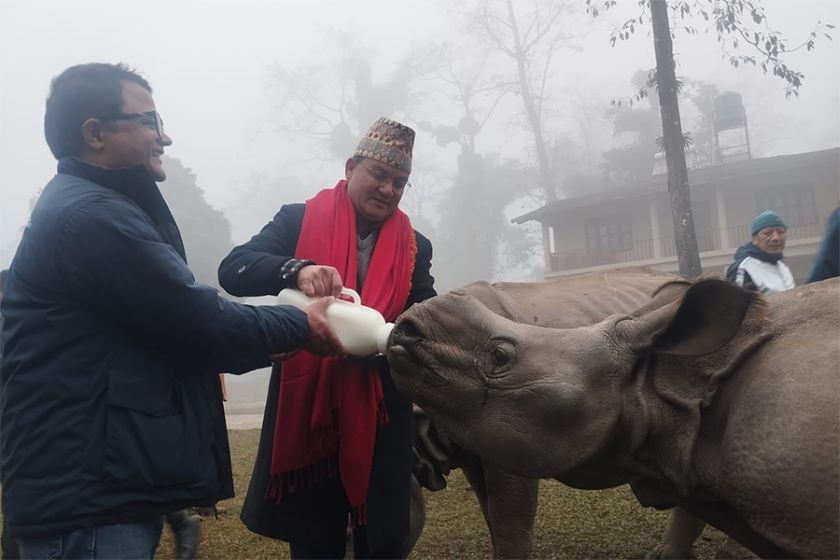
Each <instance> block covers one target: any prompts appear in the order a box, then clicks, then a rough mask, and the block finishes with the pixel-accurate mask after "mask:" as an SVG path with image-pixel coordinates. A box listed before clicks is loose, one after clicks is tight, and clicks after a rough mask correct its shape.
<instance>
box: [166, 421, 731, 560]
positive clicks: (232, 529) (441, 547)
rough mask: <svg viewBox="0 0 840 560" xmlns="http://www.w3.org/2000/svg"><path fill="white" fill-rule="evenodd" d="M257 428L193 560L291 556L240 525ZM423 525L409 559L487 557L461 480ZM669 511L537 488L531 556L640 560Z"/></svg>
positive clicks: (609, 495) (609, 496)
mask: <svg viewBox="0 0 840 560" xmlns="http://www.w3.org/2000/svg"><path fill="white" fill-rule="evenodd" d="M258 440H259V430H231V431H230V443H231V454H232V456H233V476H234V484H235V486H236V497H235V498H233V499H231V500H227V501H225V502H223V503H222V504H220V505H222V506H224V507H225V508H226V509H227V511H226V512H225V513H223V514H222V515H220V516H219V518H218V519H213V518H205V519H204V521H203V522H202V529H203V535H202V540H201V547H200V549H199V558H202V559H206V560H231V559H246V558H247V559H251V558H253V559H258V558H259V559H262V558H264V559H266V560H268V559H270V560H281V559H284V558H288V557H289V547H288V545H287V544H286V543H283V542H278V541H274V540H271V539H267V538H264V537H260V536H258V535H255V534H253V533H251V532H249V531H248V530H247V529H245V527H244V526H243V525H242V523H241V522H240V521H239V511H240V509H241V508H242V502H243V500H244V497H245V491H246V489H247V488H248V479H249V477H250V476H251V466H252V465H253V461H254V457H255V455H256V450H257V442H258ZM425 496H426V527H425V529H424V531H423V534H422V535H421V537H420V540H419V541H418V543H417V546H416V547H415V549H414V551H413V552H412V554H411V557H410V558H413V559H421V558H422V559H426V558H428V559H435V560H437V559H449V558H451V559H453V560H455V559H457V560H469V559H476V560H479V559H485V558H489V556H490V545H489V542H490V541H489V536H488V534H487V527H486V526H485V525H484V520H483V518H482V516H481V511H480V510H479V507H478V502H477V501H476V499H475V496H474V494H473V493H472V490H470V487H469V485H468V484H467V481H466V480H465V479H464V477H463V476H462V475H461V472H460V471H456V472H455V473H454V474H453V475H452V476H450V477H449V479H448V487H447V488H446V489H445V490H442V491H440V492H426V495H425ZM666 519H667V512H659V511H655V510H652V509H643V508H641V507H640V506H639V505H638V503H637V502H636V499H635V498H634V497H633V495H632V493H631V492H630V490H629V488H627V487H622V488H615V489H612V490H603V491H581V490H573V489H571V488H568V487H566V486H563V485H562V484H560V483H557V482H552V481H542V482H541V483H540V503H539V509H538V511H537V523H536V528H535V536H534V558H539V559H549V558H557V559H564V560H565V559H576V558H639V557H640V556H641V554H642V553H643V552H644V551H646V550H649V549H650V548H651V547H652V546H653V545H655V544H656V543H657V542H658V539H659V536H660V534H661V533H662V530H663V528H664V526H665V521H666ZM723 540H724V536H723V535H722V534H721V533H720V532H719V531H716V530H714V529H711V528H708V527H707V528H706V531H705V532H704V533H703V536H702V537H701V538H700V539H699V541H698V542H697V543H696V545H695V551H696V552H697V555H698V558H700V559H701V560H705V559H708V558H714V552H715V551H716V550H717V548H718V547H719V546H720V544H721V543H722V542H723ZM172 557H173V549H172V533H171V531H170V530H169V529H168V528H164V533H163V537H162V539H161V547H160V548H159V549H158V553H157V555H156V558H158V559H161V560H168V559H170V558H172Z"/></svg>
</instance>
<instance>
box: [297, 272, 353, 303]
mask: <svg viewBox="0 0 840 560" xmlns="http://www.w3.org/2000/svg"><path fill="white" fill-rule="evenodd" d="M297 286H298V289H299V290H300V291H301V292H303V293H304V295H306V296H308V297H320V296H333V297H338V296H339V294H340V293H341V288H342V287H343V286H344V282H343V281H342V280H341V275H340V274H339V273H338V271H337V270H336V269H334V268H333V267H331V266H323V265H318V264H312V265H309V266H304V267H303V268H301V269H300V271H298V275H297Z"/></svg>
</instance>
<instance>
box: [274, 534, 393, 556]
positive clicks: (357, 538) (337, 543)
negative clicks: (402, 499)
mask: <svg viewBox="0 0 840 560" xmlns="http://www.w3.org/2000/svg"><path fill="white" fill-rule="evenodd" d="M346 546H347V534H346V533H342V534H336V536H335V538H330V539H324V540H322V541H321V542H317V543H313V542H292V543H289V551H290V553H291V557H292V559H293V560H329V559H333V560H334V559H337V558H344V554H345V552H346ZM401 548H402V547H401V546H395V547H393V549H387V548H383V549H382V550H370V546H369V545H368V539H367V532H366V531H365V528H364V527H359V528H356V530H354V531H353V558H354V559H356V560H362V559H365V558H369V559H371V560H380V559H381V560H396V559H398V558H402V557H403V552H402V550H401Z"/></svg>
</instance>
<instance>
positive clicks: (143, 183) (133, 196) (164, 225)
mask: <svg viewBox="0 0 840 560" xmlns="http://www.w3.org/2000/svg"><path fill="white" fill-rule="evenodd" d="M58 172H59V173H63V174H67V175H74V176H76V177H81V178H82V179H87V180H88V181H91V182H93V183H96V184H97V185H99V186H101V187H104V188H106V189H110V190H112V191H115V192H117V193H119V194H121V195H122V196H124V197H126V198H128V199H129V200H131V201H132V202H134V203H135V204H136V205H137V206H139V207H140V209H141V210H142V211H143V212H145V213H146V215H147V216H148V217H149V218H150V219H151V220H152V222H153V223H154V226H155V229H156V230H157V232H158V233H159V234H160V236H161V237H163V239H164V240H165V241H166V242H167V243H169V244H170V245H172V247H174V248H175V250H176V251H177V252H178V253H179V254H180V255H181V257H182V258H183V259H184V260H185V261H186V254H185V252H184V243H183V241H182V239H181V233H180V231H178V226H177V225H176V224H175V219H174V218H173V217H172V212H170V210H169V206H167V204H166V201H165V200H164V198H163V195H162V194H161V192H160V189H159V188H158V186H157V183H156V182H155V179H154V177H152V175H151V174H150V173H149V171H148V170H147V169H146V168H145V167H144V166H142V165H138V166H135V167H127V168H123V169H105V168H104V167H97V166H95V165H91V164H89V163H87V162H86V161H83V160H81V159H79V158H78V157H63V158H61V159H59V160H58Z"/></svg>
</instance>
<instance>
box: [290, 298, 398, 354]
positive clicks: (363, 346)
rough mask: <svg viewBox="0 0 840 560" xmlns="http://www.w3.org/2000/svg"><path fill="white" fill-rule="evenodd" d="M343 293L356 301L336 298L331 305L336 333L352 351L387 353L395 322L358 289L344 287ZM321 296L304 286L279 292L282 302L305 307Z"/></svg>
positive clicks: (330, 317)
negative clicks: (365, 299) (312, 294)
mask: <svg viewBox="0 0 840 560" xmlns="http://www.w3.org/2000/svg"><path fill="white" fill-rule="evenodd" d="M341 295H342V296H347V297H349V298H351V299H352V301H346V300H344V299H336V300H335V301H334V302H333V303H331V304H330V306H329V307H327V321H329V323H330V326H331V327H332V329H333V330H334V331H335V334H336V335H337V336H338V338H339V340H341V344H342V345H344V349H345V350H347V353H348V354H352V355H354V356H371V355H373V354H376V353H377V352H379V353H380V354H384V353H385V349H386V346H387V344H388V336H389V335H390V334H391V330H393V328H394V323H386V322H385V319H384V318H383V317H382V314H380V313H379V311H377V310H376V309H373V308H371V307H366V306H364V305H362V304H361V298H359V294H357V293H356V292H355V290H351V289H350V288H342V289H341ZM316 299H318V298H310V297H308V296H306V295H305V294H304V293H303V292H301V291H300V290H293V289H291V288H286V289H285V290H281V291H280V293H279V294H277V303H278V304H280V305H294V306H295V307H297V308H300V309H303V308H304V307H306V306H307V305H309V304H310V303H313V302H314V301H315V300H316Z"/></svg>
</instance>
